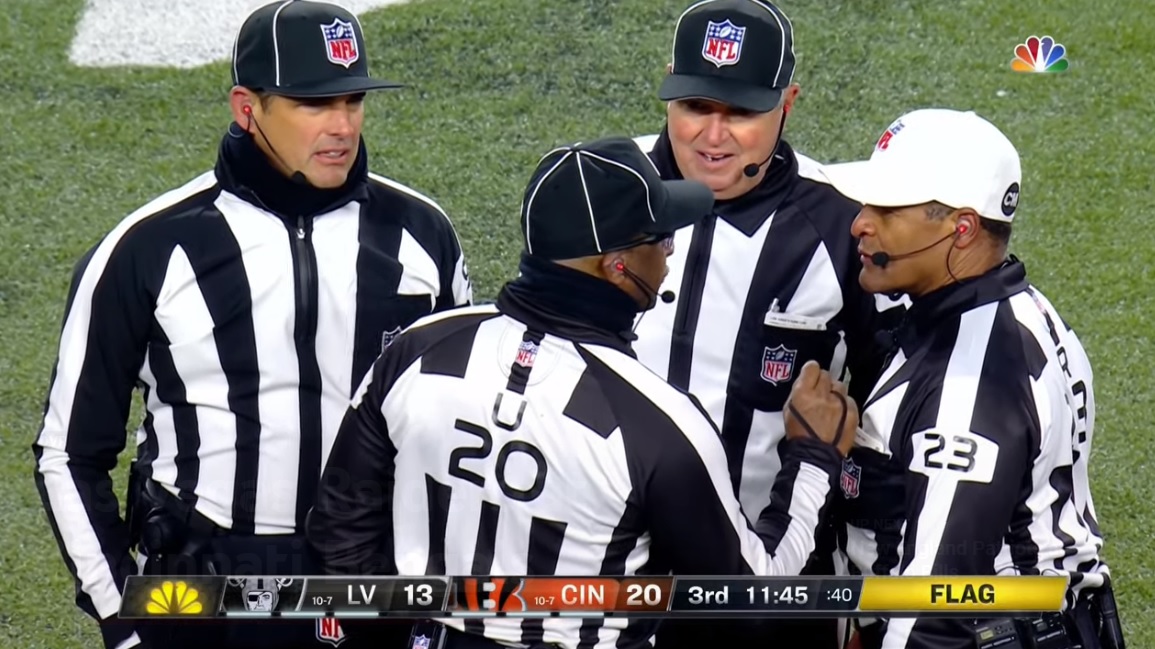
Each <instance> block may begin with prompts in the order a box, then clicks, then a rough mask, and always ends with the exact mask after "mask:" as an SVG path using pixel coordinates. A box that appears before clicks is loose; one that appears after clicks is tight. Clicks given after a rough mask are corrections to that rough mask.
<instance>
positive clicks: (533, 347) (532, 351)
mask: <svg viewBox="0 0 1155 649" xmlns="http://www.w3.org/2000/svg"><path fill="white" fill-rule="evenodd" d="M537 349H538V345H537V343H535V342H533V341H532V340H523V341H522V343H521V344H520V345H518V347H517V358H516V359H515V360H514V362H515V363H517V364H518V365H520V366H522V367H533V362H534V360H536V359H537Z"/></svg>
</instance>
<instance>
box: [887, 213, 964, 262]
mask: <svg viewBox="0 0 1155 649" xmlns="http://www.w3.org/2000/svg"><path fill="white" fill-rule="evenodd" d="M969 229H970V226H968V225H967V224H966V223H959V224H958V227H957V228H955V231H954V232H952V233H950V234H948V235H946V236H945V237H943V238H941V239H939V240H938V241H935V242H934V243H932V244H930V245H929V246H926V247H923V248H919V249H918V250H915V251H912V252H904V253H902V254H901V255H892V254H890V253H888V252H881V251H880V252H876V253H874V254H872V255H870V263H872V264H874V265H875V266H878V267H879V268H886V267H887V265H889V264H890V262H892V261H896V260H899V259H906V258H907V257H914V256H915V255H920V254H922V253H924V252H926V251H927V250H930V249H931V248H933V247H935V246H937V245H938V244H940V243H942V242H943V241H946V240H947V239H950V238H951V237H958V236H959V235H960V234H966V233H967V230H969Z"/></svg>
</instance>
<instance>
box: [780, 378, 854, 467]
mask: <svg viewBox="0 0 1155 649" xmlns="http://www.w3.org/2000/svg"><path fill="white" fill-rule="evenodd" d="M783 415H784V416H785V418H786V438H787V439H805V438H807V437H812V438H817V439H820V440H822V441H823V442H826V443H827V444H831V445H833V446H834V447H835V448H837V449H838V452H839V453H841V454H842V456H843V457H846V454H847V453H849V452H850V449H851V448H852V447H853V446H854V432H855V430H856V429H857V428H858V405H857V404H856V403H854V399H852V398H851V397H850V396H848V395H847V394H846V386H845V385H843V384H842V383H841V382H839V381H835V380H834V379H833V378H832V377H831V376H830V372H827V371H826V370H824V369H822V368H821V367H819V366H818V363H816V362H815V361H807V363H806V364H805V365H803V366H802V371H801V372H799V373H798V378H797V379H795V380H794V386H793V388H791V390H790V398H789V399H787V400H786V409H785V412H784V413H783Z"/></svg>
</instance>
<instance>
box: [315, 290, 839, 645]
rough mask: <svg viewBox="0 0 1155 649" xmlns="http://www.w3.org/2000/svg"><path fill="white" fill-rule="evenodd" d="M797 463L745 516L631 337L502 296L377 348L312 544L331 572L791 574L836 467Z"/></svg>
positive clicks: (676, 398) (677, 398)
mask: <svg viewBox="0 0 1155 649" xmlns="http://www.w3.org/2000/svg"><path fill="white" fill-rule="evenodd" d="M571 272H573V271H571ZM591 281H599V282H600V280H591ZM605 286H606V287H608V290H611V291H618V289H616V288H613V287H612V286H611V285H610V284H608V283H606V284H605ZM622 295H623V296H624V293H623V294H622ZM627 299H628V298H627ZM631 312H632V311H631ZM628 323H629V317H628V315H627V318H626V326H627V328H628ZM782 458H783V460H782V461H783V469H782V474H783V475H784V476H789V479H784V480H783V481H782V482H781V483H780V484H781V485H782V486H783V490H782V491H779V492H776V494H775V498H774V505H773V506H772V507H770V508H767V509H766V510H765V511H764V512H762V515H761V517H760V518H759V519H758V521H757V523H755V524H751V523H749V522H747V519H746V517H745V516H744V515H743V513H742V511H741V509H740V506H739V504H738V501H737V499H736V498H735V496H734V492H733V487H732V486H731V484H730V481H729V474H728V470H727V466H726V457H725V452H724V450H723V447H722V444H721V443H720V441H719V439H718V433H717V429H716V428H715V427H714V426H713V424H712V422H711V421H710V419H709V418H708V417H707V416H706V415H705V413H704V412H703V411H702V410H701V408H700V406H699V405H698V403H697V402H696V401H695V400H694V399H693V398H692V397H690V396H688V395H686V394H685V393H683V392H681V391H679V390H677V389H675V388H673V387H671V386H670V385H669V384H667V383H666V382H665V381H663V380H662V379H661V377H659V376H657V375H656V374H654V373H653V372H651V371H649V370H648V369H646V368H645V367H644V366H643V365H641V364H640V363H639V362H638V361H637V360H636V359H635V358H634V357H633V355H632V353H631V351H630V349H629V344H628V342H627V339H626V338H624V337H621V336H619V335H617V334H615V333H612V332H608V331H601V330H599V329H597V328H594V327H587V326H583V325H582V324H581V323H580V322H576V321H575V320H574V319H573V318H565V317H554V316H550V315H546V314H545V313H544V312H542V311H538V310H536V309H535V307H534V306H532V305H529V304H526V303H524V302H521V301H518V300H517V299H515V298H513V297H511V296H510V294H509V293H508V291H507V292H503V294H502V295H501V296H500V297H499V299H498V302H497V305H496V306H484V307H480V306H479V307H472V308H468V309H461V310H456V311H453V312H449V313H446V314H440V315H436V316H431V317H429V318H426V319H424V320H422V321H420V322H419V323H418V324H416V325H414V327H412V328H411V329H409V330H408V331H407V332H406V333H404V334H402V335H401V336H400V337H399V338H398V339H397V340H396V341H395V342H394V343H393V345H392V346H391V347H390V348H389V349H388V351H387V352H386V353H385V354H383V355H382V357H381V358H380V359H379V360H378V362H377V364H376V365H375V366H374V369H373V372H372V375H371V377H370V378H369V380H368V381H367V383H366V384H365V385H364V386H363V387H362V389H361V390H360V391H359V392H358V395H357V397H356V398H355V407H354V408H353V409H352V410H351V411H350V414H349V415H348V416H347V418H346V420H345V423H344V424H343V426H342V428H341V432H340V435H339V436H338V439H337V442H336V445H335V446H334V449H333V454H332V456H331V457H330V460H329V464H328V465H327V466H326V469H325V473H324V475H323V476H322V479H321V484H322V486H321V490H320V492H319V494H318V501H317V505H316V509H315V510H314V512H313V514H312V515H311V517H310V520H309V524H308V535H309V539H310V542H311V543H312V545H313V547H314V548H316V549H317V550H318V551H319V553H320V554H321V555H322V557H323V560H324V563H325V564H326V570H327V571H329V572H335V573H348V574H362V573H373V572H377V573H384V574H430V575H440V574H450V575H490V574H493V575H527V574H528V575H634V574H669V573H670V572H673V573H674V574H721V575H728V574H752V573H753V574H760V575H791V574H797V573H798V572H799V571H800V570H801V568H802V567H803V565H804V564H805V562H806V560H807V558H808V557H809V555H810V554H811V553H812V552H813V549H814V532H815V528H816V526H817V525H818V522H819V517H820V514H821V510H823V509H824V508H825V506H826V504H827V502H828V499H829V497H830V494H831V493H832V492H833V490H834V482H833V480H834V479H835V477H836V474H837V472H838V470H839V467H840V466H841V462H840V460H839V457H838V454H837V452H836V451H834V450H833V449H832V448H831V447H828V446H825V445H821V444H819V443H817V442H813V441H811V440H806V441H804V442H788V443H786V444H785V445H784V448H783V455H782ZM357 485H360V486H361V488H357V487H356V486H357ZM377 485H382V486H381V487H378V486H377ZM787 512H789V514H787ZM444 622H445V624H447V625H451V626H453V627H455V628H457V629H459V630H464V631H466V632H473V633H478V634H484V635H485V636H486V637H488V638H491V639H493V640H497V641H501V642H507V643H526V644H533V643H534V642H539V641H543V640H544V642H554V643H558V644H560V645H561V646H564V647H567V648H569V649H575V648H578V647H581V648H583V649H609V648H611V647H618V648H633V647H644V646H650V642H651V640H650V638H651V636H652V635H653V633H654V631H655V626H654V624H652V623H651V621H646V620H632V621H630V620H626V619H621V618H609V619H605V620H600V619H599V620H593V619H589V620H580V619H571V618H551V619H544V620H543V619H527V620H520V619H514V618H493V619H485V620H465V621H462V620H461V619H459V618H454V619H449V620H444Z"/></svg>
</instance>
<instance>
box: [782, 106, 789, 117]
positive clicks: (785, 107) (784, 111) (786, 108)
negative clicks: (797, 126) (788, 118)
mask: <svg viewBox="0 0 1155 649" xmlns="http://www.w3.org/2000/svg"><path fill="white" fill-rule="evenodd" d="M782 114H783V115H789V114H790V104H784V105H783V106H782Z"/></svg>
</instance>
